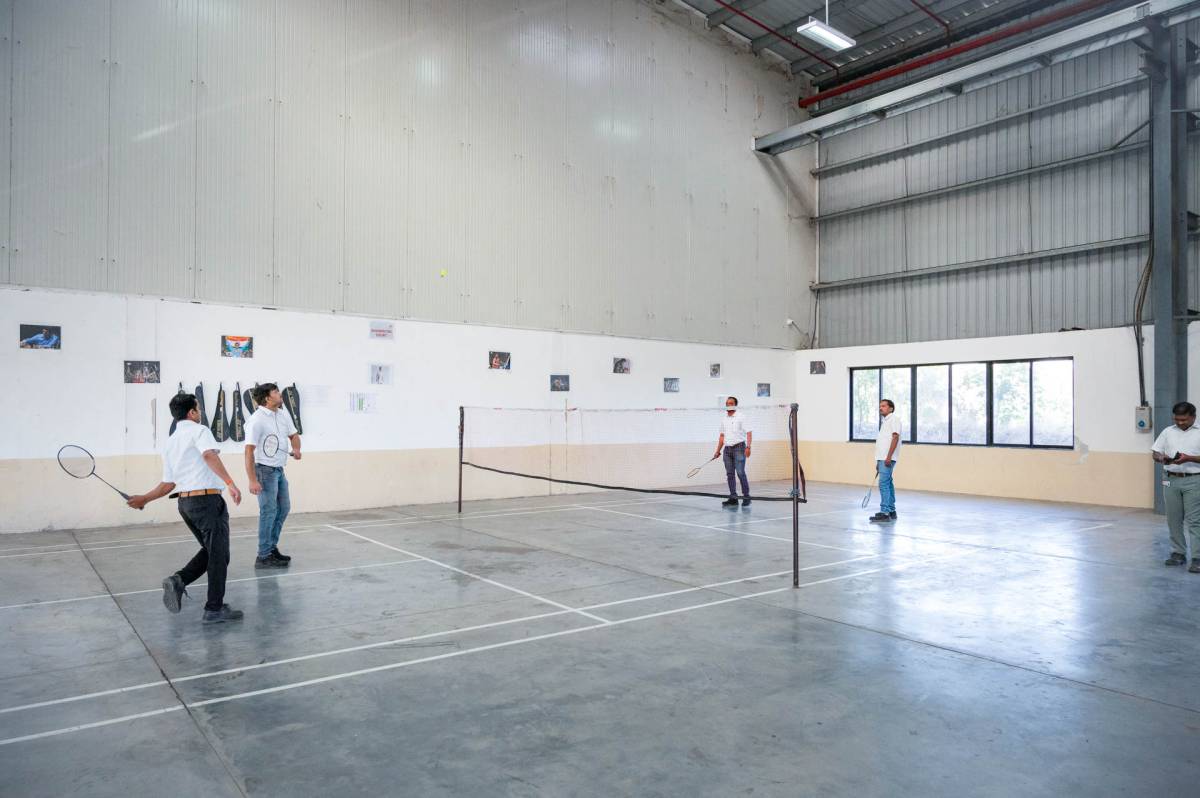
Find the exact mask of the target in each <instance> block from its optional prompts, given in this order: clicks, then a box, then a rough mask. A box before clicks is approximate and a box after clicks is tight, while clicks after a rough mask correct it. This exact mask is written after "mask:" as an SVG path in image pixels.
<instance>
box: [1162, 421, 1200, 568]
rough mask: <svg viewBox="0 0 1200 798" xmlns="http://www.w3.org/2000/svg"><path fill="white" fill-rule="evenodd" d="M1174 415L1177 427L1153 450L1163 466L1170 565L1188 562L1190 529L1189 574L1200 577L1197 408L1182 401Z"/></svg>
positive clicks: (1199, 447)
mask: <svg viewBox="0 0 1200 798" xmlns="http://www.w3.org/2000/svg"><path fill="white" fill-rule="evenodd" d="M1171 413H1172V415H1174V416H1175V426H1173V427H1167V428H1166V429H1164V430H1163V431H1162V434H1160V435H1159V436H1158V438H1156V439H1155V441H1154V445H1153V446H1152V447H1151V451H1152V456H1153V457H1154V462H1156V463H1162V467H1163V481H1162V484H1163V503H1164V504H1166V508H1167V526H1168V527H1169V528H1170V530H1171V556H1170V558H1169V559H1168V560H1167V562H1166V564H1167V565H1183V564H1184V563H1185V562H1187V544H1186V543H1185V541H1184V536H1183V530H1184V527H1185V526H1186V527H1187V531H1188V534H1189V536H1190V537H1191V543H1192V564H1191V565H1190V566H1188V572H1189V573H1193V574H1200V428H1198V427H1196V406H1195V405H1194V404H1192V403H1191V402H1179V403H1178V404H1176V405H1175V406H1174V407H1172V408H1171Z"/></svg>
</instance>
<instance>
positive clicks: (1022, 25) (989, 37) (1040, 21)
mask: <svg viewBox="0 0 1200 798" xmlns="http://www.w3.org/2000/svg"><path fill="white" fill-rule="evenodd" d="M718 2H719V0H718ZM1107 2H1109V0H1085V2H1082V3H1076V4H1075V5H1073V6H1067V7H1066V8H1060V9H1058V10H1057V11H1051V12H1050V13H1049V14H1043V15H1042V16H1040V17H1035V18H1034V19H1028V20H1025V21H1024V22H1018V23H1016V24H1014V25H1009V26H1008V27H1007V28H1001V29H1000V30H998V31H993V32H992V33H988V34H984V35H983V36H980V37H979V38H977V39H971V40H970V41H966V42H963V43H962V44H956V45H954V46H953V47H948V48H947V49H945V50H939V51H938V52H936V53H930V54H929V55H926V56H922V57H920V58H916V59H914V60H912V61H909V62H907V63H904V64H898V65H896V66H894V67H890V68H888V69H884V70H881V71H879V72H872V73H871V74H870V75H864V76H863V77H861V78H858V79H856V80H852V81H850V82H849V83H843V84H842V85H841V86H835V87H834V88H832V89H827V90H825V91H822V92H817V93H816V94H814V95H813V96H811V97H804V98H803V99H801V100H800V107H801V108H808V107H809V106H810V105H815V104H816V103H819V102H821V101H822V100H828V99H829V98H831V97H837V96H839V95H842V94H846V93H847V92H851V91H854V90H855V89H861V88H862V87H863V86H870V85H871V84H873V83H878V82H879V81H881V80H887V79H888V78H894V77H896V76H897V75H903V74H905V73H906V72H912V71H913V70H914V69H920V68H921V67H923V66H928V65H929V64H936V63H937V62H939V61H945V60H946V59H947V58H953V57H954V56H956V55H960V54H962V53H966V52H970V51H971V50H975V49H978V48H980V47H983V46H984V45H988V44H992V43H993V42H998V41H1001V40H1003V39H1008V38H1011V37H1013V36H1016V35H1017V34H1020V33H1025V32H1026V31H1031V30H1037V29H1038V28H1042V27H1045V26H1046V25H1049V24H1050V23H1052V22H1057V21H1058V20H1060V19H1064V18H1066V17H1072V16H1075V15H1076V14H1081V13H1083V12H1084V11H1089V10H1091V9H1093V8H1095V7H1097V6H1102V5H1104V4H1105V3H1107ZM722 5H724V4H723V3H722Z"/></svg>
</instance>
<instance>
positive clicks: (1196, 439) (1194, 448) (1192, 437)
mask: <svg viewBox="0 0 1200 798" xmlns="http://www.w3.org/2000/svg"><path fill="white" fill-rule="evenodd" d="M1150 448H1151V449H1153V450H1154V451H1156V452H1158V453H1159V454H1170V455H1175V454H1179V453H1180V452H1183V453H1184V454H1190V455H1200V427H1197V426H1196V425H1195V424H1193V425H1192V426H1190V427H1188V428H1187V429H1186V430H1182V429H1180V428H1179V427H1177V426H1175V425H1174V424H1172V425H1171V426H1169V427H1167V428H1166V429H1165V430H1163V431H1162V432H1161V433H1160V434H1159V436H1158V437H1157V438H1155V440H1154V445H1153V446H1152V447H1150ZM1163 467H1164V468H1165V469H1166V470H1167V473H1168V474H1200V463H1182V464H1180V465H1171V464H1169V463H1168V464H1167V465H1165V466H1163Z"/></svg>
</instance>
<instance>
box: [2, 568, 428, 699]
mask: <svg viewBox="0 0 1200 798" xmlns="http://www.w3.org/2000/svg"><path fill="white" fill-rule="evenodd" d="M406 562H420V560H418V559H415V558H410V559H407V560H391V561H389V562H373V563H366V564H364V565H344V566H341V567H339V568H318V569H315V570H311V571H290V572H288V573H282V574H264V575H263V576H243V577H239V578H238V579H227V580H225V584H227V585H231V584H233V583H234V582H257V581H259V580H262V579H283V578H284V577H287V576H311V575H312V574H331V573H335V572H337V571H357V570H361V569H363V568H384V567H386V566H389V565H402V564H404V563H406ZM188 587H194V588H201V587H208V582H207V581H205V582H193V583H192V584H190V585H188ZM161 592H162V588H161V587H153V588H147V589H145V590H125V591H123V592H121V593H96V594H94V595H91V596H76V597H74V598H64V599H50V600H48V601H27V602H25V603H24V604H4V605H0V610H15V609H20V608H22V607H44V606H47V605H50V604H71V603H73V602H76V601H94V600H96V599H104V598H120V597H121V596H137V595H141V594H143V593H161ZM3 712H4V710H0V714H2V713H3Z"/></svg>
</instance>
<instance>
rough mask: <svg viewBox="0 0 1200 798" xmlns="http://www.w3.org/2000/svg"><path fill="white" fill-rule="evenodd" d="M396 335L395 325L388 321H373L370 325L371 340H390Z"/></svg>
mask: <svg viewBox="0 0 1200 798" xmlns="http://www.w3.org/2000/svg"><path fill="white" fill-rule="evenodd" d="M395 337H396V325H395V324H393V323H392V322H390V321H373V322H371V327H370V338H371V340H372V341H391V340H392V339H394V338H395Z"/></svg>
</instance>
